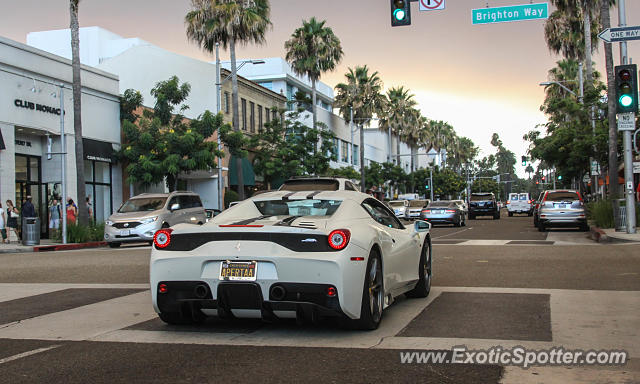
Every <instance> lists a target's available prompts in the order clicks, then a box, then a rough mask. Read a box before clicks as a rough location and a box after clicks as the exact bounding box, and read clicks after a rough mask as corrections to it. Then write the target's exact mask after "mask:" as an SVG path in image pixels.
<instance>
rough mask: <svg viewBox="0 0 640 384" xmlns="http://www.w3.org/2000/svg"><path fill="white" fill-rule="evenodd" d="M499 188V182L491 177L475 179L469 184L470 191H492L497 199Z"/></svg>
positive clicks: (499, 195) (499, 196)
mask: <svg viewBox="0 0 640 384" xmlns="http://www.w3.org/2000/svg"><path fill="white" fill-rule="evenodd" d="M501 190H502V188H501V187H500V184H498V183H497V182H496V181H495V180H492V179H476V180H474V181H473V184H471V193H480V192H493V194H494V195H496V198H497V199H499V198H501V194H500V193H501Z"/></svg>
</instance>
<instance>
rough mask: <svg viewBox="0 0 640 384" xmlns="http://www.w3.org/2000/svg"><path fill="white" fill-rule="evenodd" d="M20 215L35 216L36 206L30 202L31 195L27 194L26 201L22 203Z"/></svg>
mask: <svg viewBox="0 0 640 384" xmlns="http://www.w3.org/2000/svg"><path fill="white" fill-rule="evenodd" d="M22 217H36V207H34V206H33V203H32V202H31V195H29V196H27V201H25V202H24V204H22Z"/></svg>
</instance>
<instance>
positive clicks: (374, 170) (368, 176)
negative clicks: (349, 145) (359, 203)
mask: <svg viewBox="0 0 640 384" xmlns="http://www.w3.org/2000/svg"><path fill="white" fill-rule="evenodd" d="M364 175H365V189H366V188H371V187H373V186H382V185H383V184H384V182H385V181H386V180H387V179H386V177H385V172H384V169H383V167H382V164H380V163H376V162H375V161H372V162H371V164H369V165H368V166H367V167H365V170H364Z"/></svg>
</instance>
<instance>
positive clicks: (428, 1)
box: [420, 0, 444, 11]
mask: <svg viewBox="0 0 640 384" xmlns="http://www.w3.org/2000/svg"><path fill="white" fill-rule="evenodd" d="M440 9H444V0H420V10H421V11H436V10H440Z"/></svg>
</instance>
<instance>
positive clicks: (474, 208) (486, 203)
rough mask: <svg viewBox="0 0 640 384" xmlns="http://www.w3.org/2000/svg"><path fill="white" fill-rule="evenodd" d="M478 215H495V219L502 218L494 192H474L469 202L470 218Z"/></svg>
mask: <svg viewBox="0 0 640 384" xmlns="http://www.w3.org/2000/svg"><path fill="white" fill-rule="evenodd" d="M476 216H493V219H494V220H497V219H500V208H499V207H498V202H497V201H496V197H495V196H494V194H493V193H491V192H487V193H472V194H471V199H470V202H469V219H471V220H473V219H475V218H476Z"/></svg>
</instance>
